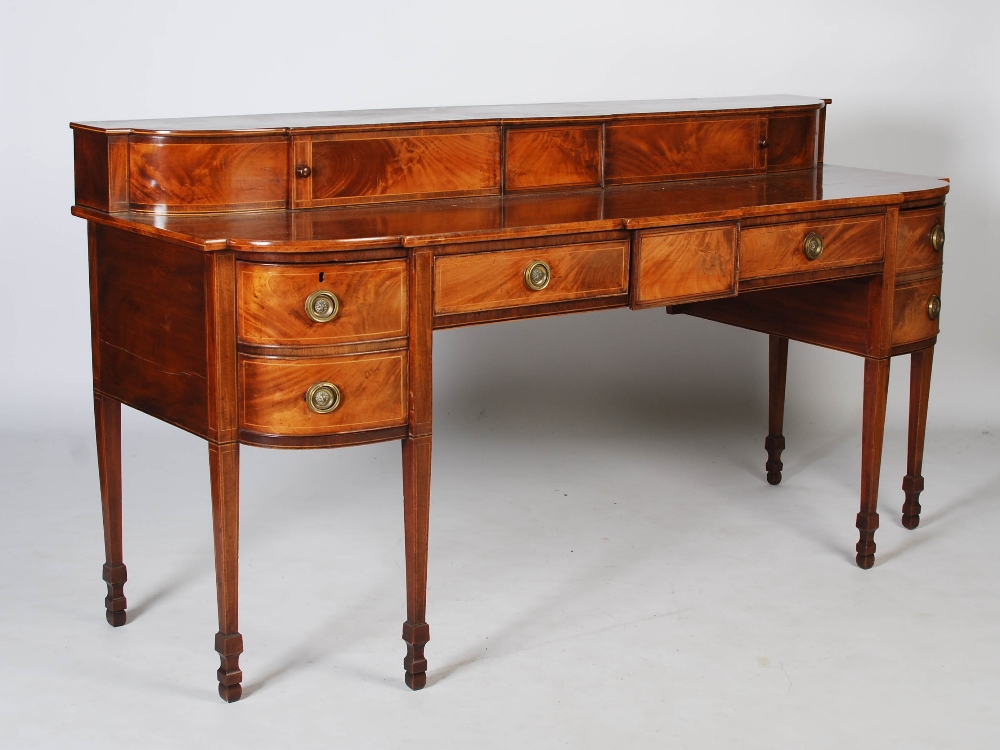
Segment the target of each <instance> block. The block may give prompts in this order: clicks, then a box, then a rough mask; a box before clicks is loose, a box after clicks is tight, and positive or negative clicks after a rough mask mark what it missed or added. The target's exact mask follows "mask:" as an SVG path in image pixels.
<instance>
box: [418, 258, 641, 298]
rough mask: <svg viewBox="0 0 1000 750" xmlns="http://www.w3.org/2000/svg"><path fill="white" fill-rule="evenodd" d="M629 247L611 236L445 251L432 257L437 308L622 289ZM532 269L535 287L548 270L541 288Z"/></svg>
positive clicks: (580, 295)
mask: <svg viewBox="0 0 1000 750" xmlns="http://www.w3.org/2000/svg"><path fill="white" fill-rule="evenodd" d="M628 251H629V243H628V241H627V240H613V241H610V242H592V243H583V244H576V245H558V246H554V247H538V248H527V249H517V250H502V251H498V252H487V253H476V254H470V255H445V256H441V257H438V258H435V260H434V312H435V313H438V314H444V313H468V312H478V311H481V310H497V309H502V308H510V307H522V306H527V305H537V304H544V303H547V302H562V301H566V300H577V299H587V298H596V297H606V296H610V295H615V294H623V293H625V291H626V290H627V289H628ZM537 264H542V265H537ZM545 267H547V271H543V270H542V269H543V268H545ZM532 269H534V271H535V277H534V278H535V279H536V282H537V283H536V286H538V285H540V284H541V283H542V282H543V281H544V279H543V276H546V275H547V278H548V280H547V282H545V283H544V286H543V287H542V288H531V287H530V286H529V280H528V279H527V278H526V276H527V275H529V274H530V272H531V270H532Z"/></svg>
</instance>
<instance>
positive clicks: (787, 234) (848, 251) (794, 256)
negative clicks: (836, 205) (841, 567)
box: [740, 216, 885, 279]
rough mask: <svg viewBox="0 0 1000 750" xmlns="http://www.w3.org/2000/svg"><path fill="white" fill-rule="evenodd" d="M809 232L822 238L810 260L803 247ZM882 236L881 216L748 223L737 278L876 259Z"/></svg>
mask: <svg viewBox="0 0 1000 750" xmlns="http://www.w3.org/2000/svg"><path fill="white" fill-rule="evenodd" d="M809 234H817V235H819V236H820V237H821V238H822V239H823V251H822V253H821V254H820V255H819V257H817V258H815V259H813V260H810V259H809V258H808V257H806V254H805V252H804V251H803V243H804V242H805V239H806V237H807V236H808V235H809ZM884 236H885V218H884V217H883V216H858V217H849V218H844V219H826V220H821V221H803V222H796V223H794V224H774V225H770V226H758V227H748V228H746V229H743V230H742V231H741V232H740V278H743V279H752V278H759V277H762V276H775V275H780V274H786V273H798V272H801V271H813V270H820V269H826V268H838V267H842V266H853V265H859V264H862V263H875V262H877V261H880V260H882V257H883V248H884Z"/></svg>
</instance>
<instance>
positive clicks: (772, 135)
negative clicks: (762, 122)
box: [767, 110, 820, 172]
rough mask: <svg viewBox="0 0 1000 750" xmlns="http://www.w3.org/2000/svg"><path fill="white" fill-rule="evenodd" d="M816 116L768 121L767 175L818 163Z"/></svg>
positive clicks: (816, 113)
mask: <svg viewBox="0 0 1000 750" xmlns="http://www.w3.org/2000/svg"><path fill="white" fill-rule="evenodd" d="M819 112H820V111H819V110H817V111H815V112H807V113H805V114H796V115H771V116H770V117H769V118H768V121H767V171H768V172H776V171H781V170H786V169H808V168H811V167H815V166H816V164H817V163H818V162H819V138H818V133H819V129H820V128H819Z"/></svg>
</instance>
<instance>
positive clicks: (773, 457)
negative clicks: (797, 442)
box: [764, 435, 785, 484]
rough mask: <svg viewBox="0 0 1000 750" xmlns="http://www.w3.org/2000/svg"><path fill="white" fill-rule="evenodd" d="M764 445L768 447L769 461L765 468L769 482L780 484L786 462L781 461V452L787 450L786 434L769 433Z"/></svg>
mask: <svg viewBox="0 0 1000 750" xmlns="http://www.w3.org/2000/svg"><path fill="white" fill-rule="evenodd" d="M764 447H765V448H766V449H767V463H766V464H764V468H765V469H767V483H768V484H780V483H781V470H782V469H783V468H784V464H782V463H781V452H782V451H783V450H785V436H784V435H768V436H767V439H766V440H764Z"/></svg>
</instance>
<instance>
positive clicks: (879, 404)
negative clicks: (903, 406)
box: [856, 358, 889, 570]
mask: <svg viewBox="0 0 1000 750" xmlns="http://www.w3.org/2000/svg"><path fill="white" fill-rule="evenodd" d="M888 394H889V360H888V359H871V358H866V359H865V395H864V416H863V417H862V428H861V510H860V511H859V512H858V518H857V527H858V533H859V535H860V536H859V539H858V544H857V553H858V554H857V558H856V560H857V563H858V567H860V568H864V569H865V570H867V569H868V568H870V567H872V565H874V564H875V530H876V529H877V528H878V480H879V470H880V468H881V464H882V436H883V433H884V430H885V402H886V397H887V396H888Z"/></svg>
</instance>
